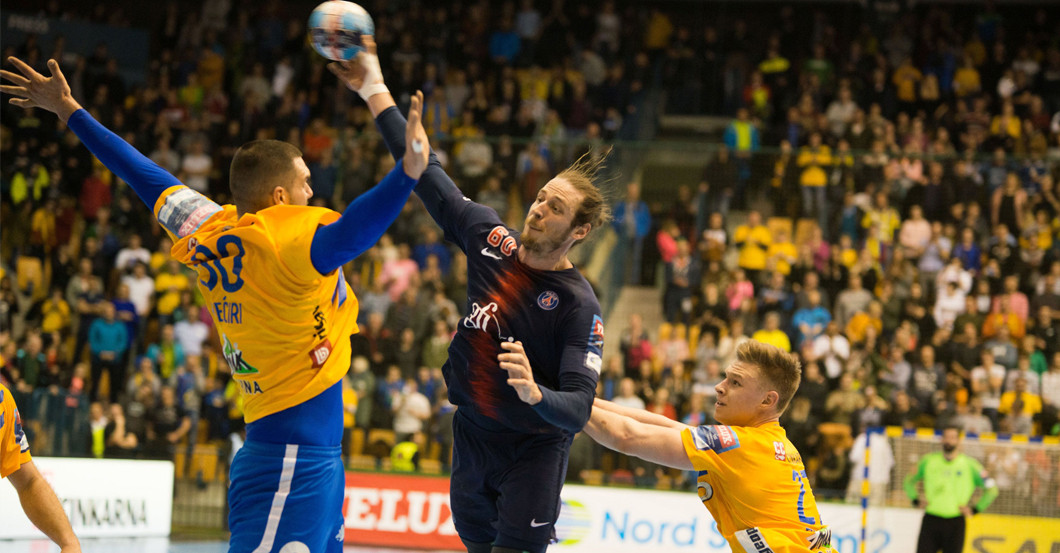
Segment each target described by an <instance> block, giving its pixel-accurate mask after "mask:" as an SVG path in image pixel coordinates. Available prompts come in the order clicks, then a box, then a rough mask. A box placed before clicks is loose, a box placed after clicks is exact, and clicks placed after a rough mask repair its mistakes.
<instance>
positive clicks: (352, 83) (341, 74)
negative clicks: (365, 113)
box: [328, 35, 384, 101]
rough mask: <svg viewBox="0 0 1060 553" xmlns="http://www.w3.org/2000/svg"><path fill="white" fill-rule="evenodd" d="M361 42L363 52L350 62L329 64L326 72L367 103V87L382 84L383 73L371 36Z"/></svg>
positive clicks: (366, 36)
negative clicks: (330, 73) (333, 75)
mask: <svg viewBox="0 0 1060 553" xmlns="http://www.w3.org/2000/svg"><path fill="white" fill-rule="evenodd" d="M361 40H362V42H364V50H362V51H361V52H358V53H357V56H356V57H355V58H353V59H352V60H347V61H335V62H331V63H329V64H328V70H329V71H331V72H332V73H334V74H335V76H336V77H338V78H339V80H341V81H342V82H344V83H346V86H347V87H349V89H350V90H352V91H354V92H356V93H358V94H360V95H361V97H363V98H364V99H365V101H367V100H368V98H367V97H365V93H367V92H368V91H367V90H366V89H367V87H370V86H372V85H383V84H384V83H383V71H382V69H380V67H379V56H377V55H376V49H375V38H374V37H372V35H364V36H363V37H361Z"/></svg>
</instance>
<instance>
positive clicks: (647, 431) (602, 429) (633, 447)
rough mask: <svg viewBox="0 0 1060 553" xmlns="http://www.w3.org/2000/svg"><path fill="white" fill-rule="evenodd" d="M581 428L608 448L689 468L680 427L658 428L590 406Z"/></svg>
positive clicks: (668, 465)
mask: <svg viewBox="0 0 1060 553" xmlns="http://www.w3.org/2000/svg"><path fill="white" fill-rule="evenodd" d="M584 431H585V433H586V434H588V435H589V437H591V438H592V439H594V440H596V442H597V443H599V444H600V445H603V446H604V447H606V448H608V449H612V450H614V451H618V452H621V453H625V454H627V455H635V456H637V457H640V458H641V459H644V460H646V461H650V462H653V463H658V464H660V465H663V466H667V467H673V468H676V469H681V470H692V468H693V466H692V461H691V460H689V458H688V455H687V454H686V453H685V449H684V445H683V443H682V439H681V430H679V429H676V428H659V427H658V426H652V425H649V424H644V423H641V422H639V421H636V420H633V419H631V418H629V417H625V416H622V415H620V414H618V413H613V412H611V411H607V410H604V409H600V408H594V409H593V412H592V416H591V417H590V418H589V422H588V423H587V424H586V425H585V428H584Z"/></svg>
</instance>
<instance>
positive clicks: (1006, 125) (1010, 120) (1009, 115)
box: [990, 101, 1022, 140]
mask: <svg viewBox="0 0 1060 553" xmlns="http://www.w3.org/2000/svg"><path fill="white" fill-rule="evenodd" d="M1021 130H1022V126H1021V124H1020V118H1019V117H1018V116H1017V115H1016V111H1015V108H1013V106H1012V101H1006V102H1005V103H1004V104H1002V106H1001V114H1000V115H995V116H994V120H993V121H991V122H990V134H991V135H994V136H1000V137H1002V138H1008V137H1011V138H1014V139H1017V140H1018V139H1019V137H1020V132H1021Z"/></svg>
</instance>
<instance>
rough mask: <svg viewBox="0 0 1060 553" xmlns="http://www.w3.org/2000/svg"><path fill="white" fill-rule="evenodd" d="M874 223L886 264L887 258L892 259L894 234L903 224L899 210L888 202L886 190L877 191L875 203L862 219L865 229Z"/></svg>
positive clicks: (876, 236)
mask: <svg viewBox="0 0 1060 553" xmlns="http://www.w3.org/2000/svg"><path fill="white" fill-rule="evenodd" d="M873 225H876V228H875V236H874V237H873V238H876V239H877V240H879V241H880V259H881V260H882V261H883V262H884V264H886V262H887V260H889V259H890V254H891V246H892V244H893V243H894V234H895V232H897V231H898V229H899V228H900V227H901V226H902V220H901V218H899V217H898V211H897V210H895V209H894V208H893V207H891V206H890V205H889V204H888V202H887V193H886V192H877V193H876V201H875V203H874V204H873V206H872V208H871V209H869V210H868V211H867V212H866V213H865V217H863V218H862V219H861V226H862V227H864V228H865V229H871V228H872V226H873Z"/></svg>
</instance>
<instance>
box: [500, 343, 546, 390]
mask: <svg viewBox="0 0 1060 553" xmlns="http://www.w3.org/2000/svg"><path fill="white" fill-rule="evenodd" d="M501 348H502V349H504V350H505V351H506V352H508V353H501V354H500V355H498V356H497V360H498V361H499V362H500V365H501V368H502V369H504V370H506V371H508V385H509V386H511V387H512V388H515V391H516V392H517V393H518V394H519V399H521V400H523V401H524V402H526V403H528V404H530V405H536V404H537V403H539V402H540V401H541V399H542V397H543V396H542V394H541V388H538V386H537V383H536V382H534V371H533V369H531V368H530V360H529V359H527V357H526V351H525V350H523V343H522V342H501Z"/></svg>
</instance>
